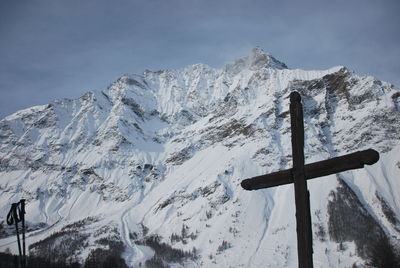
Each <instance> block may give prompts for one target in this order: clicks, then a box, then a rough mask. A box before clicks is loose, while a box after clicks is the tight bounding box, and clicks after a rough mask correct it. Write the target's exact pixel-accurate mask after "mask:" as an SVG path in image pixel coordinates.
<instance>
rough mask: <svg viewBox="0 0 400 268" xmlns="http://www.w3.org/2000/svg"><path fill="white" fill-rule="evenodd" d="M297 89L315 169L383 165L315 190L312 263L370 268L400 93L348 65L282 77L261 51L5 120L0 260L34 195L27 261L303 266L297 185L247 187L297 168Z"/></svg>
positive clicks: (394, 205) (399, 116) (392, 186)
mask: <svg viewBox="0 0 400 268" xmlns="http://www.w3.org/2000/svg"><path fill="white" fill-rule="evenodd" d="M292 90H297V91H298V92H300V94H301V95H302V100H303V105H304V120H305V122H304V125H305V136H306V141H305V154H306V163H310V162H313V161H317V160H323V159H327V158H330V157H334V156H339V155H343V154H346V153H349V152H354V151H359V150H363V149H367V148H374V149H375V150H377V151H379V153H380V156H381V157H380V160H379V162H378V163H377V164H375V165H373V166H366V167H365V168H364V169H360V170H356V171H349V172H343V173H340V174H338V175H332V176H328V177H324V178H318V179H314V180H311V181H309V183H308V185H309V189H310V194H311V209H312V211H311V214H312V222H313V235H314V238H313V240H314V266H315V267H352V266H353V265H354V264H355V267H364V266H365V265H366V263H369V262H371V260H372V259H373V252H374V249H376V248H377V247H378V248H385V251H387V248H392V249H393V250H394V254H396V250H395V248H396V247H397V246H399V244H400V90H399V88H397V87H395V86H393V85H391V84H389V83H386V82H381V81H378V80H376V79H374V78H373V77H359V76H357V75H355V74H354V73H352V72H350V71H349V70H347V69H346V68H345V67H340V66H339V67H334V68H331V69H328V70H322V71H304V70H292V69H288V68H287V67H286V66H285V64H283V63H281V62H279V61H278V60H276V59H274V58H273V57H271V56H269V55H268V54H265V53H264V52H263V51H262V50H260V49H254V50H253V51H252V52H251V54H250V55H249V56H248V57H245V58H242V59H239V60H237V61H235V62H233V63H231V64H228V65H226V66H225V67H223V68H222V69H213V68H211V67H209V66H207V65H203V64H196V65H192V66H188V67H186V68H183V69H180V70H167V71H158V72H151V71H145V72H144V73H143V74H142V75H124V76H122V77H121V78H119V79H118V80H117V81H116V82H114V83H113V84H111V85H110V86H109V87H108V88H107V89H106V90H104V91H101V92H97V91H94V92H88V93H87V94H85V95H84V96H82V97H81V98H79V99H76V100H68V99H63V100H57V101H54V102H52V103H50V104H48V105H45V106H37V107H32V108H28V109H26V110H22V111H19V112H17V113H15V114H12V115H10V116H8V117H6V118H4V119H3V120H1V121H0V146H1V150H0V221H3V222H2V225H1V227H0V228H1V229H0V251H6V250H7V249H9V250H11V251H12V252H14V253H17V245H16V242H15V240H16V238H15V236H14V235H12V228H9V227H6V224H5V216H6V214H7V212H8V210H9V208H10V205H11V203H13V202H17V201H18V200H19V199H20V198H25V199H27V214H26V218H27V221H28V228H29V233H28V235H27V244H28V245H30V254H31V255H40V256H44V257H47V256H51V258H52V259H60V260H67V261H68V262H74V261H79V262H80V263H82V264H83V263H85V260H87V259H88V258H89V259H91V258H92V259H93V258H100V256H103V257H107V256H122V258H123V259H124V260H125V262H126V264H127V265H128V266H129V267H139V266H140V265H141V266H142V267H144V266H145V263H146V260H147V263H146V265H147V266H148V267H160V266H156V264H157V263H158V264H160V263H164V265H165V266H167V265H169V266H170V267H297V249H296V222H295V207H294V192H293V187H292V186H290V185H288V186H281V187H275V188H271V189H265V190H258V191H252V192H248V191H244V190H243V189H242V188H241V187H240V182H241V181H242V180H243V179H245V178H249V177H253V176H256V175H260V174H265V173H269V172H273V171H277V170H280V169H286V168H290V167H291V144H290V118H289V112H288V109H289V99H288V96H289V94H290V92H291V91H292ZM385 245H387V247H385ZM390 245H391V246H390ZM150 259H151V260H150ZM149 260H150V261H149ZM151 265H153V266H151Z"/></svg>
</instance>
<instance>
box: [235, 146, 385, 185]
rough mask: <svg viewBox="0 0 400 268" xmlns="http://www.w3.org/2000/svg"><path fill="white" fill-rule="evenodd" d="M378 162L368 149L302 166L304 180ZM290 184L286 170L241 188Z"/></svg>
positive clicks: (246, 183) (245, 182)
mask: <svg viewBox="0 0 400 268" xmlns="http://www.w3.org/2000/svg"><path fill="white" fill-rule="evenodd" d="M378 160H379V153H378V152H377V151H375V150H373V149H368V150H365V151H359V152H355V153H351V154H347V155H343V156H339V157H334V158H331V159H328V160H323V161H319V162H315V163H312V164H307V165H305V166H304V173H305V177H306V179H307V180H309V179H314V178H317V177H322V176H327V175H331V174H335V173H338V172H342V171H346V170H351V169H358V168H362V167H364V165H372V164H375V163H376V162H378ZM290 183H293V176H292V169H286V170H282V171H278V172H274V173H270V174H267V175H261V176H257V177H253V178H250V179H246V180H243V181H242V183H241V186H242V187H243V189H245V190H258V189H263V188H269V187H274V186H279V185H284V184H290Z"/></svg>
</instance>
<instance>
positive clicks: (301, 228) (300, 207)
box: [290, 92, 313, 268]
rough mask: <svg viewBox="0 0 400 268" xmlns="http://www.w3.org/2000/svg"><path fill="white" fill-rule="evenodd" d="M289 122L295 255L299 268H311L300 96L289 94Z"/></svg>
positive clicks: (309, 225) (309, 227) (309, 224)
mask: <svg viewBox="0 0 400 268" xmlns="http://www.w3.org/2000/svg"><path fill="white" fill-rule="evenodd" d="M290 121H291V131H292V157H293V168H292V177H293V181H294V194H295V203H296V226H297V227H296V228H297V255H298V262H299V268H312V267H313V259H312V254H313V250H312V229H311V213H310V196H309V192H308V190H307V180H306V176H305V172H304V122H303V107H302V104H301V97H300V94H299V93H297V92H292V93H291V94H290Z"/></svg>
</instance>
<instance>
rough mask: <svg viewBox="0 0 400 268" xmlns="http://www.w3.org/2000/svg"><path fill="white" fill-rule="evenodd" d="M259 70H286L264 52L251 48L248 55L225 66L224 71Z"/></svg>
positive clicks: (284, 65) (284, 66) (282, 64)
mask: <svg viewBox="0 0 400 268" xmlns="http://www.w3.org/2000/svg"><path fill="white" fill-rule="evenodd" d="M261 68H272V69H288V67H287V66H286V64H284V63H283V62H280V61H279V60H277V59H275V58H274V57H273V56H271V55H270V54H268V53H266V52H264V50H262V49H261V48H260V47H255V48H253V49H252V50H251V52H250V55H248V56H246V57H243V58H240V59H238V60H236V61H234V62H233V63H229V64H227V65H226V66H225V68H224V69H225V70H226V71H228V72H239V71H241V70H243V69H250V70H258V69H261Z"/></svg>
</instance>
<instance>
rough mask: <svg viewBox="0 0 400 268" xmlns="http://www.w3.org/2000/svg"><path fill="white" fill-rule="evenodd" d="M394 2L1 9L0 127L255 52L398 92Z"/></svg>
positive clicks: (64, 0)
mask: <svg viewBox="0 0 400 268" xmlns="http://www.w3.org/2000/svg"><path fill="white" fill-rule="evenodd" d="M399 3H400V1H398V0H393V1H391V0H373V1H372V0H343V1H338V0H330V1H323V0H316V1H300V0H299V1H294V0H293V1H285V0H280V1H278V0H276V1H266V0H263V1H262V0H260V1H258V0H141V1H140V0H108V1H107V0H1V1H0V93H1V98H0V118H3V117H4V116H6V115H8V114H11V113H13V112H15V111H17V110H20V109H23V108H27V107H30V106H34V105H41V104H46V103H48V102H50V101H51V100H54V99H59V98H77V97H79V96H80V95H82V94H84V93H85V92H86V91H88V90H92V89H98V90H102V89H105V88H106V87H107V86H108V85H109V84H110V83H111V82H113V81H115V80H116V79H117V78H118V77H119V76H121V75H123V74H125V73H136V74H140V73H142V72H143V71H144V70H145V69H149V70H153V71H155V70H159V69H174V68H181V67H185V66H187V65H189V64H194V63H205V64H208V65H210V66H212V67H222V66H223V65H224V64H225V63H227V62H229V61H231V60H233V59H236V58H238V57H242V56H245V55H247V54H249V53H250V50H251V48H253V47H255V46H259V47H261V48H262V49H264V51H266V52H268V53H270V54H271V55H273V56H274V57H275V58H277V59H278V60H280V61H283V62H284V63H286V65H288V67H289V68H301V69H306V70H307V69H325V68H329V67H332V66H336V65H344V66H347V67H348V68H350V69H351V70H353V71H355V72H356V73H358V74H360V75H373V76H375V77H377V78H378V79H381V80H384V81H388V82H391V83H394V84H395V85H397V86H400V16H399V11H400V4H399Z"/></svg>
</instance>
